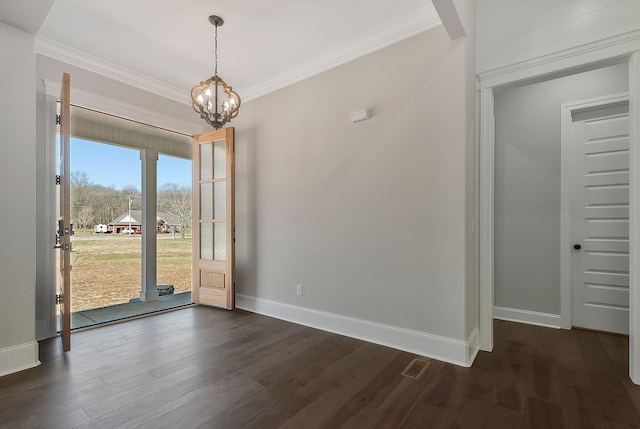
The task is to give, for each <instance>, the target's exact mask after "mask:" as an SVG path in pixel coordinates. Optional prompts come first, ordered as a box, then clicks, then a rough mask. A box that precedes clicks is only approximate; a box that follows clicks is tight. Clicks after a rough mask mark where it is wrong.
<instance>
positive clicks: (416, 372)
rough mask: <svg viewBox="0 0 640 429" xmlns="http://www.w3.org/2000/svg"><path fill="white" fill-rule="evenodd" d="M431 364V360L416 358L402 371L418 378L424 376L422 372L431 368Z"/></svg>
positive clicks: (406, 375)
mask: <svg viewBox="0 0 640 429" xmlns="http://www.w3.org/2000/svg"><path fill="white" fill-rule="evenodd" d="M429 365H431V362H427V361H426V360H422V359H417V358H416V359H414V360H412V361H411V363H410V364H409V365H408V366H407V367H406V368H405V369H404V371H402V375H404V376H405V377H409V378H413V379H414V380H417V379H419V378H420V377H422V374H424V372H425V371H426V370H427V368H429Z"/></svg>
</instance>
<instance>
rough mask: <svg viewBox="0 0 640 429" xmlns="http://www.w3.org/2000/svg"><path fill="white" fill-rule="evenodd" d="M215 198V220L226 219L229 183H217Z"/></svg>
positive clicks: (214, 192)
mask: <svg viewBox="0 0 640 429" xmlns="http://www.w3.org/2000/svg"><path fill="white" fill-rule="evenodd" d="M213 198H214V205H213V218H214V219H218V220H220V219H225V218H226V215H227V182H215V184H214V190H213Z"/></svg>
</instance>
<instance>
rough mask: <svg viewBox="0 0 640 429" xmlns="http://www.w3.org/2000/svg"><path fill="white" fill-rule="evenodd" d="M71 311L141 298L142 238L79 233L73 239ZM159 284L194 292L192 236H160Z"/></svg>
mask: <svg viewBox="0 0 640 429" xmlns="http://www.w3.org/2000/svg"><path fill="white" fill-rule="evenodd" d="M72 243H73V250H74V251H75V252H78V253H72V255H71V260H72V262H73V260H74V259H75V258H76V256H78V259H77V260H76V262H75V264H74V265H73V269H72V272H71V297H72V298H71V311H72V312H76V311H82V310H87V309H91V308H98V307H105V306H108V305H114V304H121V303H123V302H129V300H130V299H131V298H137V297H139V296H140V282H141V262H142V250H141V249H142V247H141V236H139V235H132V236H123V235H120V234H92V233H90V231H82V230H80V231H77V232H76V233H75V235H74V236H73V239H72ZM157 257H158V273H157V275H158V279H157V280H158V284H170V285H173V287H174V288H175V293H180V292H188V291H190V290H191V237H187V238H185V239H182V238H180V236H179V235H176V238H175V239H172V237H171V234H158V256H157Z"/></svg>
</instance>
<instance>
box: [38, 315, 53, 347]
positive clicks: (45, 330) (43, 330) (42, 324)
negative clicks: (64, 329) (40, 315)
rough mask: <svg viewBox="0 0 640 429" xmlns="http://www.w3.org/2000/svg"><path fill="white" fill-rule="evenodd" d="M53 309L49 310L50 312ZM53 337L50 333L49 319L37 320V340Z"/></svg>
mask: <svg viewBox="0 0 640 429" xmlns="http://www.w3.org/2000/svg"><path fill="white" fill-rule="evenodd" d="M50 312H51V311H50V310H49V311H47V313H50ZM47 338H51V335H49V321H48V320H47V319H40V320H36V340H38V341H40V340H46V339H47Z"/></svg>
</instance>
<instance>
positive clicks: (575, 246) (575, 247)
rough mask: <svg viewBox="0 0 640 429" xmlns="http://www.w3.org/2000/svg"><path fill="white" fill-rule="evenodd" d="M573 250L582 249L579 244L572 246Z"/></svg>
mask: <svg viewBox="0 0 640 429" xmlns="http://www.w3.org/2000/svg"><path fill="white" fill-rule="evenodd" d="M573 248H574V249H576V250H580V249H582V246H581V245H579V244H574V245H573Z"/></svg>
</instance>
